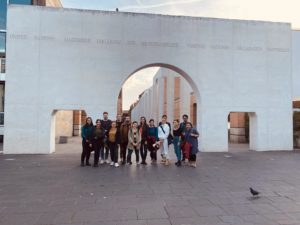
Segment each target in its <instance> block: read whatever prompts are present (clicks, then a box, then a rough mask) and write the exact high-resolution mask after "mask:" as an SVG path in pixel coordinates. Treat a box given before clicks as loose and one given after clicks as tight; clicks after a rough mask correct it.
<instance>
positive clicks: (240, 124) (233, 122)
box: [229, 112, 247, 143]
mask: <svg viewBox="0 0 300 225" xmlns="http://www.w3.org/2000/svg"><path fill="white" fill-rule="evenodd" d="M245 118H246V113H244V112H232V113H230V129H229V141H230V142H232V143H246V142H247V140H246V129H245V125H246V123H245Z"/></svg>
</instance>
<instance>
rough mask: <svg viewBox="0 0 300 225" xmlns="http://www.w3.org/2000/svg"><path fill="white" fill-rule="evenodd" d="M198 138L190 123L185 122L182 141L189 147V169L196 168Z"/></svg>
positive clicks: (197, 133)
mask: <svg viewBox="0 0 300 225" xmlns="http://www.w3.org/2000/svg"><path fill="white" fill-rule="evenodd" d="M198 137H199V132H198V131H197V130H196V129H195V128H192V124H191V123H190V122H187V123H186V127H185V134H184V141H185V142H188V143H189V144H190V146H191V148H190V159H189V162H190V163H189V164H190V166H191V167H196V154H197V153H198V152H199V149H198Z"/></svg>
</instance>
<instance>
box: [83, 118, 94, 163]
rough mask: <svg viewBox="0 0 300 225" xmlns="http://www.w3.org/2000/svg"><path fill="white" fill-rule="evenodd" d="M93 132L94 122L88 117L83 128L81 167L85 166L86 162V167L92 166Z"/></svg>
mask: <svg viewBox="0 0 300 225" xmlns="http://www.w3.org/2000/svg"><path fill="white" fill-rule="evenodd" d="M92 131H93V121H92V118H91V117H87V118H86V121H85V125H84V126H83V127H82V128H81V137H82V153H81V166H84V161H86V166H90V165H91V164H90V162H89V160H90V155H91V150H92V142H91V136H92Z"/></svg>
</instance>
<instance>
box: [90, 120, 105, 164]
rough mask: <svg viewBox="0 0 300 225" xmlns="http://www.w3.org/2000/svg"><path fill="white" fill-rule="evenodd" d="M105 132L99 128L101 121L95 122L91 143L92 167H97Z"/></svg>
mask: <svg viewBox="0 0 300 225" xmlns="http://www.w3.org/2000/svg"><path fill="white" fill-rule="evenodd" d="M104 139H105V130H104V128H103V127H102V126H101V120H100V119H97V120H96V125H95V127H94V129H93V133H92V142H93V148H94V152H95V153H94V167H98V162H99V155H100V151H101V150H102V149H103V148H104Z"/></svg>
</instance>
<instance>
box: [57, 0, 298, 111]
mask: <svg viewBox="0 0 300 225" xmlns="http://www.w3.org/2000/svg"><path fill="white" fill-rule="evenodd" d="M61 2H62V4H63V7H65V8H81V9H100V10H115V8H119V10H120V11H128V12H144V13H159V14H169V15H186V16H202V17H216V18H226V19H249V20H266V21H276V22H290V23H291V24H292V27H293V29H300V0H61ZM156 71H157V68H154V69H151V68H150V69H148V70H143V71H140V73H139V74H136V75H134V76H132V77H131V78H130V79H128V81H127V82H126V83H125V85H124V88H123V94H124V101H123V108H124V109H127V108H129V105H130V104H131V103H132V102H133V101H134V100H135V99H137V96H138V95H139V94H140V93H141V92H142V91H143V90H145V89H146V88H148V87H149V86H151V84H152V78H153V74H154V73H155V72H156ZM137 88H138V89H137Z"/></svg>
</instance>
